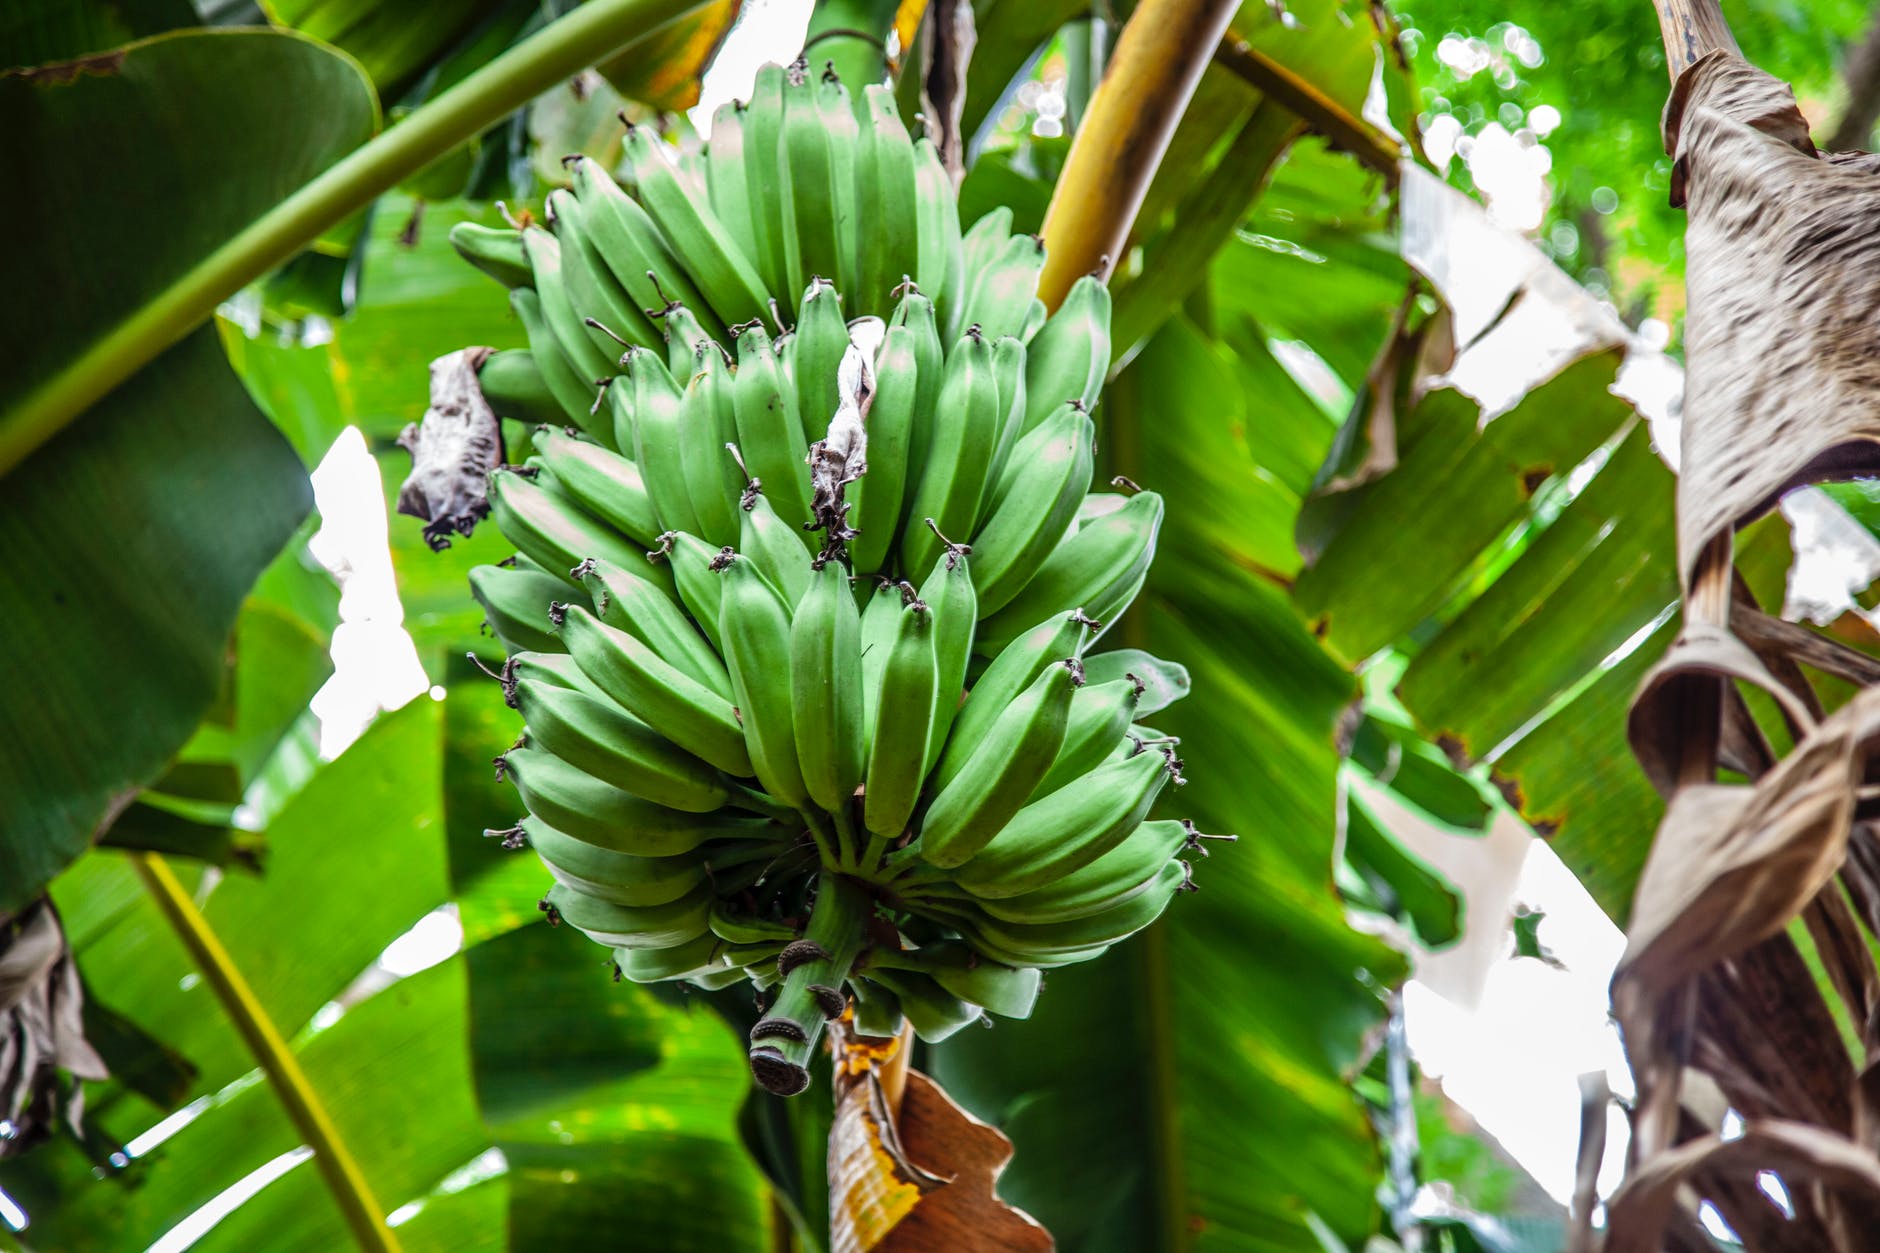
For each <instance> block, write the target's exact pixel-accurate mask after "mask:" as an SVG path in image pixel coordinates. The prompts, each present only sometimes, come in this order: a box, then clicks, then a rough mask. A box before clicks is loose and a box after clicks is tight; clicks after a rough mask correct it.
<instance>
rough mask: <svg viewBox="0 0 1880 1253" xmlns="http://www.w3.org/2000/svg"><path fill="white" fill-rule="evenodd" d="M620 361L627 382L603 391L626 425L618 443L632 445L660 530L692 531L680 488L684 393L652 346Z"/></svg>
mask: <svg viewBox="0 0 1880 1253" xmlns="http://www.w3.org/2000/svg"><path fill="white" fill-rule="evenodd" d="M621 360H622V362H623V363H624V364H625V366H626V369H627V380H628V381H627V386H626V387H625V388H624V389H622V388H621V387H620V385H618V384H616V385H615V386H614V387H613V388H612V389H610V392H609V394H610V396H612V397H614V398H615V399H616V403H617V405H618V406H619V407H618V408H617V410H616V422H619V421H620V420H621V419H626V420H627V422H628V423H629V424H630V428H631V435H632V441H633V442H632V443H631V444H630V445H629V444H627V443H626V440H627V437H628V430H625V429H623V430H621V431H620V438H621V442H622V447H631V448H632V449H633V460H634V462H635V463H636V464H638V465H639V467H640V474H641V476H642V478H643V480H644V482H645V483H646V491H647V494H648V495H650V496H651V497H652V498H653V513H654V514H655V515H656V516H657V517H658V518H659V523H660V526H661V528H662V529H663V530H667V531H690V532H691V533H692V534H694V535H697V534H698V533H699V524H698V514H697V513H696V512H695V511H694V509H693V507H692V496H691V493H690V492H689V491H688V490H687V487H686V477H685V446H684V439H683V436H682V434H681V432H682V431H683V430H684V427H685V420H686V415H685V396H684V395H683V394H682V393H681V392H680V391H679V387H678V384H676V383H675V382H674V381H673V377H672V374H671V373H670V372H669V371H668V370H667V369H666V363H665V362H663V361H661V360H660V358H659V354H658V353H656V352H654V351H653V350H652V349H650V348H637V347H636V348H629V349H628V350H627V353H626V356H624V357H623V358H621ZM623 390H624V395H623V394H621V393H622V392H623Z"/></svg>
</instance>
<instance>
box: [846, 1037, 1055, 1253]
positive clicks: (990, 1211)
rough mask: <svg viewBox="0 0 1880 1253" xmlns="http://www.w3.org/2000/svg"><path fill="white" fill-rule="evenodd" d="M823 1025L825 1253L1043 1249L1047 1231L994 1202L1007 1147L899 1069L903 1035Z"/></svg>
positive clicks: (926, 1082)
mask: <svg viewBox="0 0 1880 1253" xmlns="http://www.w3.org/2000/svg"><path fill="white" fill-rule="evenodd" d="M853 1021H854V1020H853V1015H852V1013H850V1012H845V1013H844V1015H843V1017H842V1018H841V1019H840V1020H839V1021H837V1022H836V1023H833V1024H831V1029H830V1047H831V1049H832V1050H833V1057H834V1069H835V1090H836V1114H835V1121H834V1123H833V1125H832V1126H831V1128H830V1132H829V1211H830V1242H829V1246H830V1250H831V1253H952V1251H953V1250H958V1249H974V1250H983V1251H984V1253H1042V1251H1043V1250H1048V1249H1051V1248H1053V1247H1055V1246H1054V1244H1053V1241H1052V1239H1051V1235H1050V1233H1049V1232H1047V1231H1046V1230H1045V1229H1044V1228H1043V1227H1042V1226H1040V1225H1039V1224H1038V1222H1037V1221H1036V1220H1035V1219H1033V1218H1032V1217H1031V1216H1030V1215H1029V1214H1026V1213H1025V1212H1024V1211H1023V1210H1019V1209H1014V1208H1013V1207H1012V1206H1010V1205H1008V1204H1006V1203H1005V1202H1004V1201H1001V1200H1000V1199H999V1197H998V1194H997V1192H996V1190H995V1188H996V1185H997V1181H998V1177H999V1172H1000V1171H1002V1170H1003V1169H1004V1168H1005V1164H1006V1163H1007V1162H1009V1161H1010V1160H1011V1159H1012V1142H1011V1141H1010V1140H1008V1139H1006V1138H1005V1135H1004V1133H1002V1132H1000V1131H999V1130H998V1128H996V1127H992V1126H989V1125H987V1124H986V1123H983V1122H980V1121H979V1120H978V1119H977V1118H974V1117H973V1116H972V1115H971V1114H969V1113H967V1112H966V1111H965V1110H963V1109H961V1108H960V1107H959V1106H958V1105H956V1104H954V1102H953V1099H952V1098H951V1097H949V1096H948V1095H947V1094H946V1091H945V1089H943V1088H941V1086H940V1085H939V1084H937V1083H935V1082H934V1081H933V1080H932V1079H929V1078H928V1077H927V1076H926V1075H923V1074H921V1073H920V1072H919V1071H914V1070H909V1069H908V1068H907V1050H908V1048H909V1047H910V1046H911V1044H912V1034H911V1032H908V1031H903V1033H902V1034H901V1035H900V1036H898V1037H895V1038H893V1039H876V1038H874V1037H869V1036H859V1035H856V1034H855V1033H854V1029H853Z"/></svg>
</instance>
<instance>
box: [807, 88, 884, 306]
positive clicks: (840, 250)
mask: <svg viewBox="0 0 1880 1253" xmlns="http://www.w3.org/2000/svg"><path fill="white" fill-rule="evenodd" d="M815 89H816V111H817V113H818V115H819V116H820V118H821V121H822V130H823V134H825V135H827V136H828V137H829V202H830V205H831V207H832V208H833V209H834V211H835V223H836V268H835V270H834V271H833V272H830V273H828V277H830V278H832V279H834V280H835V283H836V288H837V289H838V290H840V291H845V292H855V293H859V292H860V291H861V283H862V277H861V265H860V261H859V256H860V244H859V242H858V240H857V238H856V234H857V225H858V221H859V216H860V215H859V212H858V208H859V206H858V203H857V201H856V198H855V192H856V188H855V165H856V157H857V153H858V151H859V150H860V148H861V146H862V135H861V128H860V126H859V125H858V124H857V122H856V120H855V106H854V105H853V104H852V103H851V101H850V99H849V89H848V88H847V87H845V86H843V84H842V80H841V79H840V78H839V77H837V75H836V72H835V69H834V67H833V66H831V65H829V63H827V62H825V63H824V69H823V72H822V73H821V74H819V75H817V76H816V85H815ZM867 208H868V210H869V211H870V212H871V213H872V212H874V211H876V210H877V209H878V206H877V205H876V204H873V203H869V204H868V206H867ZM851 303H855V298H854V297H851ZM861 312H862V310H861V309H860V308H857V309H856V313H857V314H859V313H861Z"/></svg>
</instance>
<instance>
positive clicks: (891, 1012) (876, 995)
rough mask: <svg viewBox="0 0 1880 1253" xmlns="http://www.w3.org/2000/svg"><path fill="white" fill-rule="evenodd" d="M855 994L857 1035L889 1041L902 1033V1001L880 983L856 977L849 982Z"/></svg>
mask: <svg viewBox="0 0 1880 1253" xmlns="http://www.w3.org/2000/svg"><path fill="white" fill-rule="evenodd" d="M849 990H850V991H851V992H853V993H854V994H855V1021H854V1023H853V1026H854V1028H855V1033H856V1034H857V1035H865V1036H876V1037H880V1038H882V1039H889V1038H892V1037H894V1036H897V1035H899V1034H900V1033H901V999H900V998H899V997H897V996H896V995H895V994H894V993H892V992H890V991H888V989H886V988H884V987H882V986H881V985H880V984H879V983H876V982H874V981H873V980H870V979H865V978H860V977H856V978H853V979H851V980H850V981H849Z"/></svg>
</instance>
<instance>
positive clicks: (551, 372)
mask: <svg viewBox="0 0 1880 1253" xmlns="http://www.w3.org/2000/svg"><path fill="white" fill-rule="evenodd" d="M509 307H510V309H511V310H513V311H514V312H515V315H516V320H517V321H519V322H521V323H522V329H523V331H524V332H525V333H526V334H527V335H528V337H529V356H530V357H531V358H533V359H534V361H535V368H536V369H537V370H540V371H541V373H542V381H543V382H544V383H546V384H547V385H548V390H549V393H550V394H551V395H553V396H554V397H555V403H556V404H558V405H560V406H561V410H562V415H563V416H562V419H561V420H562V421H566V422H572V423H574V424H575V425H576V426H578V427H580V428H581V429H582V430H584V431H586V432H588V434H590V435H592V436H593V437H594V438H595V439H597V440H599V441H600V442H601V443H602V444H604V445H606V446H607V447H608V448H618V447H619V445H618V444H616V443H615V442H614V431H613V423H612V419H611V415H609V416H607V417H605V418H604V417H602V416H601V415H600V414H599V413H598V412H597V411H598V410H599V409H600V404H601V391H600V389H599V388H598V387H597V386H596V385H595V383H594V381H593V380H592V379H584V378H582V377H581V371H579V370H577V369H576V368H575V367H574V366H573V365H572V364H571V363H570V362H569V360H568V355H567V354H566V353H564V352H563V351H562V350H561V345H560V344H559V343H558V342H557V341H556V339H555V332H554V331H553V330H551V329H549V325H548V319H547V318H546V317H545V316H543V313H542V298H541V297H540V296H538V295H536V293H535V291H534V289H533V288H528V287H518V288H517V289H516V290H515V291H512V292H510V293H509ZM628 447H632V445H631V444H629V445H628Z"/></svg>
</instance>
